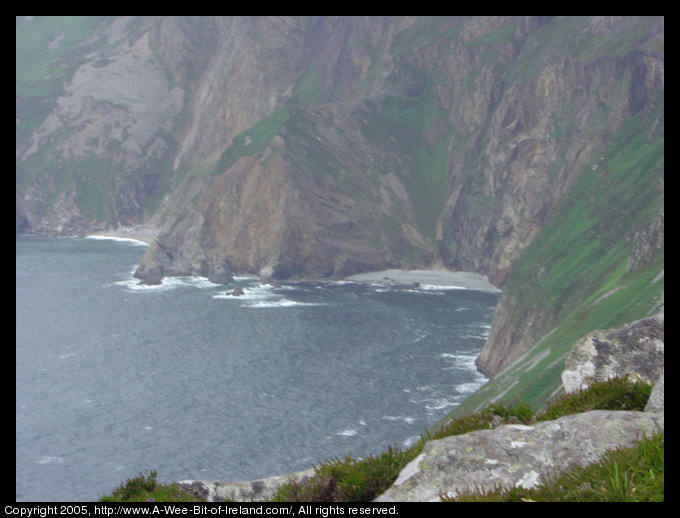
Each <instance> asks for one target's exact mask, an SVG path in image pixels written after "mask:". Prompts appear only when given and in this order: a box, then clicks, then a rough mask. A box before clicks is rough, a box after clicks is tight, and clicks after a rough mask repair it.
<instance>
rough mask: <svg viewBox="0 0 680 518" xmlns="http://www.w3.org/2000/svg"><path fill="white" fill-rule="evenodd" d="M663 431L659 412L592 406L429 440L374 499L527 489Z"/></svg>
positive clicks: (436, 497) (424, 499)
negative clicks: (550, 417) (537, 420)
mask: <svg viewBox="0 0 680 518" xmlns="http://www.w3.org/2000/svg"><path fill="white" fill-rule="evenodd" d="M663 429H664V417H663V413H648V412H628V411H606V410H594V411H591V412H585V413H581V414H574V415H570V416H565V417H562V418H560V419H556V420H554V421H545V422H541V423H537V424H536V425H534V426H525V425H504V426H499V427H498V428H495V429H493V430H480V431H476V432H470V433H467V434H465V435H457V436H452V437H446V438H444V439H439V440H436V441H430V442H428V443H427V444H426V445H425V447H424V449H423V452H422V453H421V454H420V455H419V456H418V457H416V458H415V459H414V460H413V461H412V462H410V463H409V464H408V465H407V466H406V467H405V468H404V469H403V470H402V472H401V473H400V475H399V477H398V478H397V480H396V481H395V483H394V484H393V485H392V486H391V487H390V488H389V489H388V490H387V491H386V492H385V493H383V494H382V495H381V496H379V497H378V498H377V499H376V501H377V502H429V501H440V500H441V496H443V495H449V496H457V495H459V494H461V493H465V492H478V491H489V490H492V489H495V488H497V487H507V488H510V487H525V488H531V487H534V486H536V485H539V484H540V483H542V482H543V481H544V479H545V477H547V476H548V475H550V474H553V473H559V472H562V471H565V470H568V469H571V468H573V467H576V466H586V465H589V464H592V463H595V462H598V461H599V460H600V459H601V457H602V456H603V454H604V453H605V452H607V451H609V450H612V449H615V448H621V447H626V446H630V445H631V444H632V443H633V442H634V441H637V440H640V439H643V438H644V437H645V436H651V435H653V434H657V433H662V432H663Z"/></svg>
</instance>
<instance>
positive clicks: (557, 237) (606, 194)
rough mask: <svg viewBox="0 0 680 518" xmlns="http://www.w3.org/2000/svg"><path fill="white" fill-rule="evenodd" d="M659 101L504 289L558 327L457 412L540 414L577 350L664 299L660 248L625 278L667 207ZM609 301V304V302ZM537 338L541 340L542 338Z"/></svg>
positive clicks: (616, 141) (580, 184) (574, 192)
mask: <svg viewBox="0 0 680 518" xmlns="http://www.w3.org/2000/svg"><path fill="white" fill-rule="evenodd" d="M659 110H663V103H661V104H660V105H658V106H656V107H655V109H653V110H649V111H648V112H646V113H640V114H637V115H636V116H633V117H630V118H629V119H628V120H627V121H625V123H624V124H623V125H622V126H621V128H620V129H619V130H618V131H617V132H616V133H615V134H614V135H613V136H612V139H611V140H610V143H609V145H608V147H607V149H606V150H603V154H602V156H603V160H602V161H601V162H600V163H599V164H598V166H597V168H592V167H589V168H588V169H587V170H586V171H584V172H583V173H582V174H581V176H580V177H579V178H578V180H577V181H576V182H575V183H574V185H573V186H572V187H571V190H570V192H569V193H568V195H567V196H566V197H565V198H564V200H563V202H562V203H561V205H560V207H559V208H558V209H557V211H556V212H555V214H554V215H553V217H552V218H551V220H550V221H549V222H548V224H547V225H546V226H545V227H544V228H543V229H542V231H541V233H540V234H539V235H538V237H537V238H536V239H535V241H534V242H533V243H532V244H531V245H530V246H529V247H527V249H526V250H525V251H524V252H523V254H522V257H521V259H520V261H519V264H518V267H517V270H516V272H515V273H514V274H513V276H512V277H511V278H510V279H509V281H508V284H507V285H506V287H505V290H506V291H508V292H520V291H521V293H522V304H523V309H524V310H526V309H527V308H530V310H533V311H537V312H539V314H540V313H542V314H543V315H545V318H546V319H547V320H548V321H549V322H552V323H553V324H552V325H554V327H553V328H552V329H550V331H551V332H550V333H548V334H546V335H545V336H543V337H536V338H537V342H538V343H537V345H536V346H535V347H534V348H533V349H531V350H530V351H529V352H528V353H527V354H526V355H525V357H524V358H523V359H521V360H520V361H518V362H516V364H515V365H514V366H512V367H510V368H508V369H506V370H505V371H504V372H502V373H501V374H500V375H499V376H498V377H496V378H494V379H493V380H492V381H491V382H489V383H488V384H487V385H485V386H484V387H483V388H482V389H480V390H479V391H478V392H477V393H475V394H474V395H473V396H471V397H470V398H469V399H468V400H467V401H466V402H465V403H464V404H463V405H462V406H461V407H460V408H458V409H456V414H457V415H460V414H465V413H468V412H470V411H473V410H474V409H476V408H480V407H481V406H484V405H485V404H488V402H490V401H495V400H500V401H512V400H518V399H521V400H523V401H526V402H528V403H530V404H532V405H533V406H534V407H537V408H538V407H540V406H542V405H543V404H545V401H546V400H547V398H548V397H549V396H550V395H551V394H552V393H553V392H554V391H555V390H557V389H558V387H559V384H560V374H561V371H562V369H563V359H564V356H565V355H566V353H567V352H568V351H569V349H570V348H571V346H572V345H573V344H574V342H575V341H576V340H577V339H579V338H580V337H581V336H583V335H585V334H586V333H588V332H590V331H592V330H595V329H607V328H611V327H614V326H617V325H621V324H623V323H625V322H630V321H632V320H636V319H639V318H642V317H644V316H646V315H648V314H649V313H650V312H651V311H653V310H654V308H655V307H656V305H657V304H658V301H659V300H658V299H659V297H660V296H661V295H662V293H663V289H664V281H663V276H659V273H660V272H662V271H663V268H664V257H663V249H661V250H657V251H656V252H655V254H654V255H653V256H652V258H651V260H649V261H648V262H647V263H646V264H645V265H644V266H643V267H642V268H641V269H639V270H637V271H633V272H628V271H627V268H626V266H627V262H628V259H629V256H630V254H631V252H632V250H633V247H634V241H633V239H632V238H633V236H634V234H635V231H636V230H640V229H644V228H646V227H647V225H649V223H650V221H651V220H652V218H653V217H654V216H655V215H656V214H657V212H658V211H659V209H660V208H661V207H662V206H663V191H662V190H660V189H659V187H658V185H659V182H660V181H662V180H663V166H664V155H663V149H664V137H663V134H662V133H661V134H655V135H650V132H649V128H650V127H651V125H652V124H651V123H652V121H654V120H655V118H656V117H657V115H658V114H659ZM607 294H609V295H608V296H606V295H607ZM539 339H540V340H539Z"/></svg>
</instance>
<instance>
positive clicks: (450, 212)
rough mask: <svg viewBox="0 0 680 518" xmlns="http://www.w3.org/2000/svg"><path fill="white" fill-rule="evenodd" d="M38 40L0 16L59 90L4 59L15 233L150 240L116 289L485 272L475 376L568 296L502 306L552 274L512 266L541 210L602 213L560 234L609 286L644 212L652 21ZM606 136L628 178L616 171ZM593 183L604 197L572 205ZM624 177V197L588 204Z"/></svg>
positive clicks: (288, 26) (116, 22) (187, 24)
mask: <svg viewBox="0 0 680 518" xmlns="http://www.w3.org/2000/svg"><path fill="white" fill-rule="evenodd" d="M37 23H41V24H43V27H42V28H43V30H45V31H48V32H49V31H52V32H51V33H50V34H51V36H50V37H47V38H44V41H43V43H41V44H38V43H36V42H35V34H34V33H33V32H31V31H32V25H31V24H37ZM50 23H51V24H52V25H50ZM50 23H48V22H47V21H45V20H39V19H33V20H24V19H17V41H18V44H17V46H18V48H19V47H20V43H21V44H22V45H24V46H27V47H30V46H31V45H34V46H37V47H40V48H41V49H42V51H43V52H44V53H45V54H46V55H48V56H49V59H52V60H53V65H52V70H57V69H58V70H59V71H60V72H59V73H60V74H61V76H60V77H61V79H63V81H62V82H61V83H60V84H59V85H55V84H52V83H50V81H49V80H47V79H44V76H37V75H36V74H35V73H33V74H29V73H28V72H26V73H22V75H21V77H20V73H19V72H20V66H19V64H18V65H17V85H18V86H17V228H18V229H21V230H22V231H27V232H41V233H79V232H85V231H91V230H93V229H100V228H113V227H116V226H117V225H129V224H145V225H149V226H154V227H157V228H158V229H159V234H158V240H157V243H155V244H154V245H153V246H152V247H150V249H149V251H148V253H147V254H146V256H145V257H144V259H143V261H142V263H141V264H140V266H139V269H138V271H137V274H136V275H137V276H138V277H140V278H142V279H145V280H147V281H150V282H154V281H158V280H159V279H160V278H161V277H162V276H164V275H175V274H200V275H206V276H208V277H210V278H211V279H213V280H217V281H226V280H228V279H229V277H230V274H231V273H232V272H239V273H240V272H255V273H260V274H262V275H264V276H267V277H268V276H273V277H277V278H297V277H313V278H319V277H324V278H325V277H340V276H345V275H349V274H352V273H358V272H361V271H367V270H379V269H384V268H393V267H401V268H409V267H427V266H433V265H435V264H444V265H445V266H447V267H448V268H451V269H461V270H468V271H476V272H479V273H484V274H486V275H488V276H489V278H490V279H491V280H492V281H493V282H494V283H495V284H496V285H497V286H499V287H501V288H503V289H504V291H505V294H504V295H503V297H502V299H501V302H500V306H499V310H498V312H497V318H496V322H495V323H494V329H493V331H492V336H491V337H490V341H489V344H487V348H485V351H484V353H483V355H482V359H481V360H480V367H481V368H483V369H484V371H485V372H487V373H489V374H494V373H496V372H498V371H499V370H501V369H502V368H504V367H505V366H507V365H508V364H509V363H510V362H511V361H512V360H514V359H516V358H517V357H518V356H519V355H520V354H521V353H522V352H524V351H526V350H527V349H528V348H529V347H530V346H531V345H532V344H533V343H535V342H536V340H538V339H539V338H540V337H541V336H543V335H544V334H545V333H547V332H548V331H550V329H551V328H552V327H554V325H555V323H556V321H557V318H558V317H559V315H561V314H564V311H566V309H565V308H568V307H571V306H570V305H572V302H571V301H572V298H570V297H583V296H588V294H589V293H591V292H589V291H588V290H587V289H585V288H583V289H580V288H579V289H574V290H573V292H570V291H569V289H568V287H567V288H565V285H564V284H563V283H562V284H560V283H557V282H556V283H554V285H551V286H550V287H549V288H546V287H541V290H542V289H546V290H553V289H561V290H563V295H564V297H561V296H560V297H553V298H551V297H552V295H551V296H549V297H548V299H550V304H548V305H546V304H545V302H546V300H545V299H541V298H540V297H539V298H536V297H533V296H529V295H527V294H526V292H525V291H523V290H524V289H526V288H527V283H529V284H531V283H534V282H536V280H537V279H540V278H543V277H546V276H547V277H546V279H550V278H551V277H550V275H552V274H555V269H553V268H552V267H551V265H552V264H555V261H559V257H557V256H554V257H553V256H551V257H545V256H544V257H540V255H537V254H534V255H531V256H530V257H529V259H528V260H529V261H530V263H529V262H523V261H524V259H523V257H526V253H527V252H526V250H527V247H528V246H529V245H530V244H532V243H534V242H535V241H536V239H537V238H540V236H541V233H542V232H545V229H546V228H547V226H549V225H550V223H551V222H554V221H555V218H559V217H560V214H562V215H563V214H564V209H563V208H562V205H561V204H563V203H564V200H567V199H569V200H573V199H576V198H578V199H582V198H583V196H586V197H588V196H590V197H591V198H592V199H590V200H589V204H590V205H589V206H588V209H587V210H589V211H592V214H591V216H590V219H591V220H593V221H595V220H597V221H600V220H601V221H604V218H609V217H615V218H616V222H617V223H616V224H615V225H613V226H614V227H616V229H615V230H612V228H607V226H606V225H605V224H604V223H602V222H601V223H598V225H595V227H596V228H593V229H590V228H589V229H586V230H587V232H586V234H584V235H583V237H582V241H587V242H598V243H600V245H601V247H600V248H598V250H594V249H589V250H588V253H590V254H592V256H593V257H600V256H602V255H604V254H606V253H607V250H611V249H612V246H613V243H616V246H617V247H618V246H621V247H622V248H621V251H620V254H618V255H617V256H616V257H615V258H614V257H612V258H610V259H611V261H612V262H611V264H610V266H609V268H611V269H616V265H617V264H618V261H619V260H624V259H623V257H624V256H626V260H627V257H628V255H630V252H631V250H632V248H633V244H632V239H633V237H632V236H634V235H636V234H635V232H638V235H643V234H644V232H645V231H646V228H647V227H648V226H649V224H650V222H651V221H652V219H653V218H654V217H655V215H657V214H658V211H659V210H661V211H662V209H659V206H660V204H661V203H662V199H663V161H662V158H659V157H660V156H661V157H662V155H663V151H662V146H663V144H662V143H663V82H664V81H663V77H664V75H663V63H664V61H663V18H658V17H656V18H655V17H651V18H649V17H567V18H560V17H557V18H551V17H471V18H455V17H308V18H301V17H261V18H248V17H243V18H242V17H234V18H221V17H216V18H215V17H189V18H173V17H151V18H137V17H130V18H115V19H109V18H106V19H101V20H92V21H90V22H89V25H86V26H85V25H83V23H81V24H80V25H77V24H75V22H74V23H73V24H71V25H68V24H66V26H64V27H57V26H56V22H50ZM81 25H83V26H81ZM61 33H64V34H65V35H66V36H63V37H62V38H61V39H58V37H59V35H60V34H61ZM68 35H80V37H81V40H80V43H79V42H78V41H77V38H75V36H74V37H73V38H72V39H69V38H68V37H67V36H68ZM55 41H56V42H57V43H55ZM41 45H42V46H41ZM49 46H52V47H53V50H51V51H50V50H49V48H48V49H47V50H45V48H43V47H49ZM60 48H61V49H63V50H64V54H63V55H62V54H60V53H59V52H60ZM17 52H18V55H19V50H18V51H17ZM45 59H47V58H45ZM36 66H37V65H36ZM45 75H46V74H45ZM41 81H42V83H41ZM25 85H30V88H29V86H25ZM40 85H42V86H40ZM62 85H63V86H62ZM20 86H21V88H20ZM48 87H49V88H48ZM631 121H634V122H631ZM628 126H635V128H634V129H630V128H628ZM622 128H623V129H622ZM617 135H618V137H617ZM638 135H644V138H643V140H642V141H640V142H638V141H637V140H636V139H637V136H638ZM616 138H619V139H622V142H618V141H616V142H614V144H616V145H614V144H613V143H612V142H613V140H614V139H616ZM626 139H627V140H626ZM659 139H661V148H660V149H661V150H660V151H659V146H658V142H659ZM626 142H628V143H629V144H630V145H631V146H634V147H635V148H636V149H637V150H638V151H639V155H638V154H635V156H631V157H629V158H630V160H631V161H632V162H635V163H636V164H637V165H638V166H639V167H638V168H637V169H635V172H634V173H632V172H631V171H630V168H628V167H627V166H624V165H622V164H620V163H619V162H617V157H620V156H621V155H622V153H623V152H624V151H625V149H628V148H627V147H626ZM636 153H637V152H636ZM598 168H599V169H598ZM611 170H613V171H614V172H613V173H612V174H609V176H607V172H608V171H609V172H611ZM617 171H618V172H617ZM593 174H595V175H600V176H598V178H600V180H601V181H602V182H606V181H610V182H612V184H611V185H608V186H606V185H600V186H599V187H598V189H595V190H594V191H593V192H592V193H591V194H588V188H587V186H586V187H583V186H581V187H579V189H582V193H581V195H579V194H575V193H574V188H575V187H574V186H576V185H580V183H579V182H581V179H582V178H585V177H586V176H588V175H593ZM619 174H620V175H621V177H627V176H626V175H635V177H636V182H637V183H635V182H633V183H630V184H629V183H625V182H623V183H622V182H620V181H619V180H617V178H619V176H617V175H619ZM607 178H609V180H607ZM612 178H613V179H614V180H612ZM623 184H625V185H626V188H630V189H639V188H640V185H642V188H641V191H640V192H641V193H642V194H643V196H642V198H643V200H642V201H641V202H640V203H638V204H635V207H632V208H630V210H628V211H627V210H626V209H625V207H621V210H620V211H614V212H612V211H609V212H606V211H605V212H604V213H600V212H599V211H598V210H596V208H597V207H598V206H599V205H600V201H599V200H598V199H597V197H598V196H600V194H602V195H604V193H610V194H612V193H613V192H614V191H615V190H616V189H617V188H618V187H617V186H619V185H623ZM593 197H594V198H593ZM616 198H617V199H628V198H626V197H625V196H617V197H616ZM605 203H607V204H611V202H610V201H609V200H607V201H606V202H605ZM614 205H616V203H614ZM576 223H577V224H578V225H579V229H580V230H581V224H582V223H583V222H582V221H578V222H576ZM610 223H611V222H610ZM586 226H587V225H583V227H584V229H585V227H586ZM611 226H612V225H610V227H611ZM561 230H564V229H561ZM561 230H560V231H561ZM586 230H584V231H586ZM544 239H547V238H545V237H544ZM569 239H571V236H567V239H566V241H569ZM578 243H579V241H578V240H576V241H574V243H572V245H577V244H578ZM625 243H628V244H625ZM578 246H580V245H578ZM629 248H630V249H631V250H629ZM616 249H617V251H618V250H619V249H618V248H616ZM550 250H551V251H550V253H551V254H552V253H553V251H552V248H551V249H550ZM544 251H546V253H547V249H544ZM572 251H573V248H572ZM555 253H557V252H555ZM523 254H524V255H523ZM567 255H568V254H567ZM586 255H587V254H586ZM586 255H583V254H581V256H579V257H577V258H576V259H577V260H587V261H589V259H586ZM619 255H620V256H621V257H619ZM652 255H653V254H652ZM649 260H650V261H652V259H649ZM551 261H552V262H551ZM518 265H523V266H522V268H523V270H522V272H521V274H517V273H516V272H517V271H518ZM607 271H609V270H607ZM571 273H573V272H568V273H567V272H566V271H565V272H564V275H568V274H571ZM600 273H602V272H600ZM555 275H556V274H555ZM513 279H522V281H521V282H520V281H519V280H516V281H514V282H513ZM598 282H599V281H598ZM529 289H530V290H532V291H533V290H534V288H533V287H532V286H529ZM565 289H566V291H564V290H565ZM579 290H580V291H579ZM591 290H595V291H597V290H596V286H594V285H591ZM539 291H540V290H539ZM551 326H552V327H551Z"/></svg>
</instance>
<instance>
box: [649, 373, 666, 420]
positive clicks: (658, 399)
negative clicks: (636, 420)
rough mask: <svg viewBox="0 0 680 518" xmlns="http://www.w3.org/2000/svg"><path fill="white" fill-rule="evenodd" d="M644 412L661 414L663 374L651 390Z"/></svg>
mask: <svg viewBox="0 0 680 518" xmlns="http://www.w3.org/2000/svg"><path fill="white" fill-rule="evenodd" d="M645 412H663V373H661V377H660V378H659V381H657V382H656V385H654V388H653V389H652V394H651V395H650V396H649V401H647V404H646V405H645Z"/></svg>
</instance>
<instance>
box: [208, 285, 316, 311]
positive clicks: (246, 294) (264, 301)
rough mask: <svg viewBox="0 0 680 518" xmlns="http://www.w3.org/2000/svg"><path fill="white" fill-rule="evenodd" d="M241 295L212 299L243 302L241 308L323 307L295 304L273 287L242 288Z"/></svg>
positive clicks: (214, 296) (223, 295)
mask: <svg viewBox="0 0 680 518" xmlns="http://www.w3.org/2000/svg"><path fill="white" fill-rule="evenodd" d="M242 289H243V293H241V294H240V295H236V294H234V293H233V292H232V291H227V292H224V293H218V294H215V295H213V296H212V297H213V298H214V299H226V300H238V301H241V302H243V304H241V307H243V308H290V307H295V306H325V305H326V304H325V303H320V302H296V301H294V300H290V299H287V298H285V297H284V296H283V295H281V294H280V293H277V292H276V290H279V288H276V287H275V286H272V285H271V284H262V283H258V284H255V285H252V286H242Z"/></svg>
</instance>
